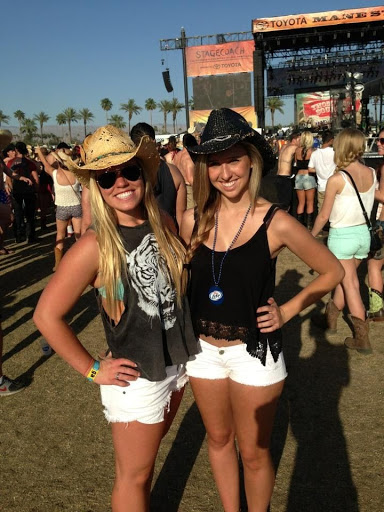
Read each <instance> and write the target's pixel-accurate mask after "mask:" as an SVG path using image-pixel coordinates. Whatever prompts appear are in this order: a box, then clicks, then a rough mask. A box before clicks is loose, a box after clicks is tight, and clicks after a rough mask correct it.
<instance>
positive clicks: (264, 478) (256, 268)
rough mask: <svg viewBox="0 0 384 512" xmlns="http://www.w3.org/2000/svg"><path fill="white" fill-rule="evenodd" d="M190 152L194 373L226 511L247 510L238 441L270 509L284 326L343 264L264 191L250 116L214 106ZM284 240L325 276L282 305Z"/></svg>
mask: <svg viewBox="0 0 384 512" xmlns="http://www.w3.org/2000/svg"><path fill="white" fill-rule="evenodd" d="M188 151H190V152H191V154H192V155H193V156H194V158H195V160H196V161H195V164H196V168H195V177H194V181H193V195H194V198H195V200H196V212H194V210H193V209H191V210H187V211H186V213H185V214H184V218H183V223H182V226H181V235H182V236H183V238H184V239H185V241H186V242H187V243H188V244H189V249H188V254H187V261H188V262H189V265H190V276H191V280H190V285H189V290H190V292H189V294H190V297H189V298H190V306H191V315H192V322H193V325H194V329H195V334H196V336H198V337H199V347H200V352H199V354H197V356H196V357H195V358H193V359H192V360H191V361H189V362H188V363H187V372H188V375H189V378H190V382H191V385H192V389H193V393H194V396H195V399H196V402H197V405H198V407H199V409H200V412H201V414H202V418H203V421H204V425H205V427H206V430H207V436H208V451H209V457H210V462H211V466H212V470H213V474H214V478H215V481H216V485H217V487H218V490H219V493H220V498H221V501H222V504H223V508H224V510H225V511H226V512H238V511H239V509H240V495H239V467H238V456H237V451H236V445H235V440H237V444H238V448H239V451H240V454H241V458H242V461H243V466H244V479H245V490H246V496H247V503H248V511H249V512H261V511H266V510H267V508H268V504H269V501H270V498H271V494H272V489H273V485H274V471H273V467H272V462H271V458H270V454H269V443H270V436H271V432H272V426H273V420H274V415H275V411H276V406H277V401H278V398H279V396H280V394H281V392H282V389H283V385H284V379H285V377H286V375H287V373H286V368H285V363H284V356H283V352H282V337H281V330H280V328H281V327H282V326H283V324H285V323H286V322H288V321H289V320H290V319H291V318H292V317H293V316H295V315H297V314H298V313H299V312H300V311H301V310H303V309H304V308H306V307H307V306H309V305H310V304H312V303H313V302H314V301H316V300H317V299H318V298H319V297H321V296H322V295H324V294H325V293H327V290H330V289H332V288H333V287H334V286H335V285H336V283H338V282H339V281H340V279H341V278H342V276H343V270H342V267H341V265H340V264H339V263H338V261H337V260H336V258H335V257H334V256H333V255H332V254H331V253H330V252H329V251H328V249H327V248H326V247H324V246H323V245H322V244H320V243H318V242H317V241H316V240H314V238H313V237H311V236H310V234H309V232H308V231H307V229H305V228H304V227H303V226H301V225H300V224H299V223H298V222H297V221H296V220H295V219H294V218H293V217H292V216H291V215H289V214H288V213H286V212H285V211H283V210H281V209H279V208H278V207H276V205H272V204H271V203H269V202H268V201H266V200H265V199H263V198H262V197H259V195H258V190H259V185H260V180H261V176H262V169H263V167H264V168H267V167H268V165H270V164H273V161H274V157H273V154H272V150H271V148H270V146H269V145H268V144H267V142H266V141H265V140H264V139H263V137H261V135H259V134H258V133H257V132H255V131H254V130H252V128H250V127H249V125H248V123H247V122H246V120H245V119H244V118H243V117H242V116H241V115H239V114H237V113H236V112H234V111H232V110H230V109H226V108H223V109H219V110H213V111H212V112H211V114H210V116H209V119H208V122H207V125H206V127H205V129H204V133H203V135H202V137H201V144H200V145H197V146H193V147H188ZM285 246H286V247H289V249H290V250H291V251H292V252H293V253H295V254H296V255H297V256H298V257H299V258H301V259H302V260H303V261H304V262H306V263H307V264H308V265H311V267H312V268H313V269H315V270H316V272H317V273H318V274H319V276H318V277H317V278H316V279H315V280H314V281H312V282H311V283H310V284H309V285H308V286H307V287H306V288H304V289H303V290H301V291H300V293H299V294H298V295H296V296H295V297H293V298H292V299H290V300H288V301H287V302H286V303H285V304H283V305H281V306H278V305H277V304H276V302H275V300H274V299H273V294H274V285H275V270H276V257H277V255H278V253H279V252H280V251H281V250H282V249H283V247H285Z"/></svg>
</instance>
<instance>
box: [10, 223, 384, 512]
mask: <svg viewBox="0 0 384 512" xmlns="http://www.w3.org/2000/svg"><path fill="white" fill-rule="evenodd" d="M51 221H52V222H51V224H50V230H49V231H48V232H47V233H45V234H44V235H42V236H41V238H40V242H39V244H35V245H26V244H20V245H17V246H16V245H14V244H12V240H10V241H8V243H7V244H6V245H7V247H9V248H11V249H16V252H15V253H14V254H12V255H9V256H1V257H0V283H1V285H0V286H1V301H2V316H3V331H4V335H5V337H4V371H5V373H7V374H8V375H9V376H10V377H12V378H15V377H18V376H22V377H23V378H24V379H26V380H27V381H28V382H29V383H30V384H29V386H28V388H27V389H26V390H25V391H23V392H21V393H19V394H17V395H14V396H11V397H4V398H2V399H1V402H0V422H1V428H0V454H1V468H2V477H1V484H0V510H1V511H2V512H59V511H67V512H70V511H71V512H107V511H109V510H110V493H111V488H112V483H113V449H112V443H111V436H110V431H109V426H108V424H107V422H106V421H105V419H104V416H103V413H102V409H101V405H100V400H99V390H98V387H97V386H96V385H92V384H90V383H88V382H87V381H86V380H85V379H84V378H83V377H81V376H80V375H79V374H77V373H76V372H75V371H73V370H72V369H71V368H70V367H69V366H68V365H67V364H66V363H64V362H63V361H62V360H61V359H59V357H58V356H57V355H52V356H50V357H48V358H47V357H44V356H43V355H42V352H41V349H40V343H39V340H40V336H39V333H38V332H37V331H36V329H35V327H34V324H33V322H32V314H33V310H34V307H35V305H36V303H37V300H38V298H39V296H40V293H41V291H42V289H43V288H44V286H45V285H46V283H47V281H48V279H49V277H50V275H51V269H52V266H53V252H52V251H53V242H54V224H53V218H52V219H51ZM37 234H38V235H39V234H40V233H39V231H38V232H37ZM360 278H361V283H362V290H363V297H364V300H365V302H366V304H367V288H366V285H365V280H366V265H365V264H363V265H362V267H361V269H360ZM311 279H313V275H311V272H310V269H309V268H308V267H306V266H305V265H304V264H303V263H302V262H300V261H299V260H298V259H297V258H296V257H295V256H294V255H292V254H291V253H290V252H289V251H288V250H285V251H283V253H282V254H281V255H280V256H279V259H278V267H277V290H276V294H275V297H276V299H277V301H278V302H283V301H285V300H286V299H287V298H289V297H291V296H292V295H294V294H296V293H297V292H298V291H299V290H300V289H301V288H302V287H304V286H305V285H306V284H307V283H308V282H309V281H310V280H311ZM322 304H324V302H323V303H322ZM322 304H319V306H318V307H320V306H322ZM313 309H314V307H311V308H309V309H308V310H306V311H304V312H303V313H302V314H301V315H300V317H297V318H295V319H293V320H292V321H291V322H290V323H289V324H287V325H286V326H285V328H284V347H285V348H284V351H285V357H286V362H287V366H288V371H289V376H288V379H287V382H286V386H285V390H284V393H283V396H282V398H281V400H280V405H279V409H278V413H277V418H276V422H275V429H274V432H273V441H272V452H273V458H274V461H275V464H276V467H277V478H276V486H275V490H274V494H273V498H272V502H271V511H272V512H382V511H383V509H384V490H383V489H384V482H383V473H384V470H383V455H384V450H383V418H384V411H383V391H384V385H383V382H384V378H383V377H384V370H383V369H384V328H383V327H384V325H383V324H382V323H381V324H380V323H376V324H374V323H373V324H372V323H371V343H372V346H373V349H374V352H373V354H371V355H368V356H362V355H360V354H358V353H355V352H350V351H348V350H347V349H346V348H345V347H344V345H343V343H342V341H343V340H344V338H345V337H346V336H347V335H349V333H350V330H349V328H348V326H347V324H346V323H345V320H339V332H338V334H334V335H326V334H324V333H323V332H321V331H319V330H318V329H317V328H315V327H313V326H311V324H310V320H309V318H310V314H311V312H312V311H313ZM69 319H70V322H71V325H72V328H73V329H74V331H75V332H76V333H77V334H78V335H79V337H80V339H81V340H82V342H83V343H84V344H85V345H86V347H87V348H88V349H89V350H90V352H91V353H92V354H94V355H96V354H98V353H99V352H100V351H101V350H102V349H103V348H104V347H105V343H104V340H103V332H102V326H101V322H100V320H99V318H98V316H97V308H96V302H95V299H94V296H93V291H92V290H91V289H89V290H87V291H86V292H85V293H84V295H83V296H82V298H81V300H80V301H79V303H78V304H77V306H76V307H75V309H74V311H73V312H72V314H71V315H70V318H69ZM221 510H222V508H221V505H220V501H219V498H218V495H217V492H216V489H215V486H214V483H213V480H212V475H211V472H210V468H209V464H208V458H207V449H206V441H205V439H204V428H203V426H202V423H201V420H200V416H199V413H198V411H197V408H196V406H195V405H194V402H193V397H192V394H191V391H190V389H187V391H186V394H185V397H184V400H183V402H182V406H181V408H180V410H179V412H178V414H177V416H176V420H175V422H174V424H173V426H172V429H171V431H170V433H169V434H168V436H167V437H166V438H165V439H164V441H163V444H162V447H161V450H160V453H159V457H158V461H157V465H156V471H155V477H154V484H153V490H152V508H151V511H152V512H177V511H179V512H220V511H221ZM243 510H246V509H245V508H243Z"/></svg>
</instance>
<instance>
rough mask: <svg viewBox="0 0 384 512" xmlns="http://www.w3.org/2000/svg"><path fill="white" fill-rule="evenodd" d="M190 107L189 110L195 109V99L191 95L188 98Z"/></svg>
mask: <svg viewBox="0 0 384 512" xmlns="http://www.w3.org/2000/svg"><path fill="white" fill-rule="evenodd" d="M188 108H189V110H195V99H194V97H193V96H191V97H190V98H189V100H188Z"/></svg>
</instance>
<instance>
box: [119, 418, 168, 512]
mask: <svg viewBox="0 0 384 512" xmlns="http://www.w3.org/2000/svg"><path fill="white" fill-rule="evenodd" d="M111 425H112V438H113V445H114V448H115V465H116V477H115V483H114V486H113V491H112V511H113V512H148V510H149V497H150V487H151V478H152V474H153V467H154V464H155V459H156V455H157V452H158V449H159V445H160V441H161V438H162V437H163V433H164V421H163V422H161V423H155V424H153V425H145V424H143V423H139V422H138V421H133V422H131V423H129V424H126V423H112V424H111Z"/></svg>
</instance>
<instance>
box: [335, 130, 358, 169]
mask: <svg viewBox="0 0 384 512" xmlns="http://www.w3.org/2000/svg"><path fill="white" fill-rule="evenodd" d="M333 149H334V151H335V163H336V171H340V170H342V169H345V167H348V165H349V164H351V163H352V162H354V161H355V160H360V158H361V157H362V156H363V154H364V151H365V135H364V133H363V132H361V131H360V130H357V129H356V128H345V129H344V130H342V131H341V132H340V133H339V134H338V135H336V137H335V140H334V141H333Z"/></svg>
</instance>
